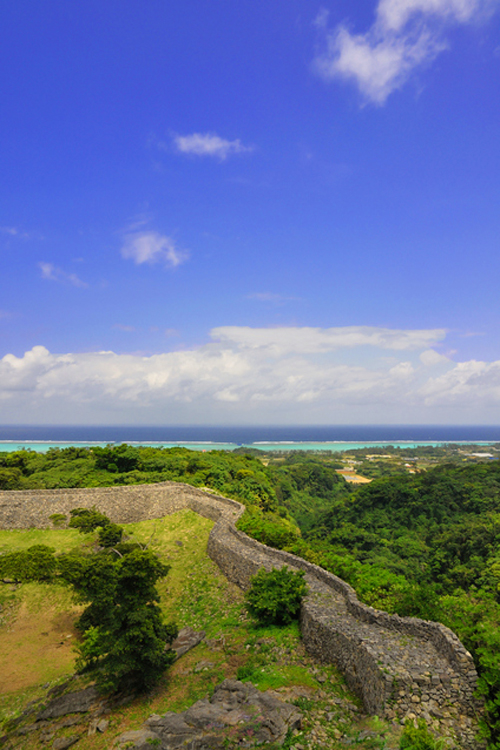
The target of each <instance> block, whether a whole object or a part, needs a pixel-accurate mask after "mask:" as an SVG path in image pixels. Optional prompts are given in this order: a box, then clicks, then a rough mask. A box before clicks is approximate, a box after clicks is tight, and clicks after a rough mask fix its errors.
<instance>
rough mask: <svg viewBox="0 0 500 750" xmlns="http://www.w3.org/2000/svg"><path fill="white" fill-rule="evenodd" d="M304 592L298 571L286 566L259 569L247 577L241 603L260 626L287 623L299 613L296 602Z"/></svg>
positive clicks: (305, 589) (301, 572)
mask: <svg viewBox="0 0 500 750" xmlns="http://www.w3.org/2000/svg"><path fill="white" fill-rule="evenodd" d="M306 593H307V584H306V582H305V581H304V572H303V571H302V570H300V571H297V572H294V571H293V570H290V569H289V568H288V567H287V566H286V565H285V566H284V567H283V568H280V569H279V570H276V569H275V570H269V571H267V570H264V568H261V570H259V572H258V573H257V574H256V575H254V576H253V577H252V578H251V586H250V588H249V590H248V591H247V593H246V594H245V603H246V607H247V609H248V611H249V613H250V614H251V615H252V616H253V617H255V619H256V620H257V621H258V622H259V623H260V624H261V625H289V624H290V623H291V622H292V621H293V620H295V619H297V617H298V616H299V612H300V602H301V601H302V597H303V596H305V595H306Z"/></svg>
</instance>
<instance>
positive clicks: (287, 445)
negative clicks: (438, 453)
mask: <svg viewBox="0 0 500 750" xmlns="http://www.w3.org/2000/svg"><path fill="white" fill-rule="evenodd" d="M448 442H453V443H454V444H456V445H460V444H461V443H462V444H470V442H471V441H469V440H454V441H440V442H436V441H430V440H420V441H408V440H403V441H388V440H386V441H383V440H378V441H373V442H354V441H353V442H340V441H334V442H305V441H304V442H301V441H296V442H292V441H275V442H272V441H269V442H262V441H259V442H254V443H242V444H237V443H215V442H185V443H184V442H175V443H164V442H159V441H156V442H148V441H141V442H129V445H147V446H151V447H154V448H189V449H190V450H194V451H213V450H226V451H232V450H234V449H235V448H239V447H244V448H258V449H260V450H263V451H296V450H299V451H333V452H341V451H348V450H354V449H356V448H383V447H384V446H388V445H393V446H394V447H397V448H417V447H419V446H426V445H427V446H430V447H435V446H438V445H445V444H446V443H448ZM493 442H495V441H492V440H479V441H474V444H475V445H492V444H493ZM105 445H108V443H98V442H92V441H69V440H68V441H47V442H45V441H42V440H24V441H22V440H20V441H17V440H0V452H1V451H5V452H13V451H19V450H33V451H37V452H39V453H45V452H46V451H48V450H49V449H50V448H69V447H70V446H75V447H80V448H91V447H93V446H105Z"/></svg>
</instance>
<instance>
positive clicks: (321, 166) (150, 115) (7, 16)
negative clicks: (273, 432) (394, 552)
mask: <svg viewBox="0 0 500 750" xmlns="http://www.w3.org/2000/svg"><path fill="white" fill-rule="evenodd" d="M0 7H1V24H0V36H1V44H0V106H1V113H0V136H1V137H0V144H1V145H0V174H1V176H2V177H1V180H0V263H1V277H0V423H1V422H3V423H18V422H19V423H23V422H24V423H31V422H42V423H43V422H50V423H59V422H60V423H73V422H82V423H131V422H137V423H145V424H148V423H150V424H153V423H160V424H162V423H177V424H179V423H186V424H187V423H200V424H201V423H214V422H215V423H222V424H224V423H228V424H229V423H242V422H243V423H292V424H293V423H297V424H298V423H332V424H335V423H341V424H347V423H384V422H388V423H404V422H414V423H485V424H486V423H498V422H499V420H500V344H499V342H500V315H499V303H498V288H499V270H500V252H499V250H500V247H499V245H500V242H499V238H500V137H499V129H500V96H499V94H500V34H499V32H500V13H499V10H500V2H499V0H379V2H378V3H377V2H374V1H372V0H370V1H368V0H366V1H363V2H361V1H360V2H356V3H352V2H347V0H338V1H337V2H335V3H334V2H328V3H322V2H318V3H317V4H315V3H311V2H310V0H309V1H308V2H305V1H304V0H272V1H270V0H266V1H265V2H264V0H252V1H251V2H250V1H248V2H247V0H240V1H239V2H237V3H235V2H234V0H210V1H209V0H184V2H182V3H167V2H165V0H141V1H140V2H139V0H137V1H136V0H119V1H118V0H107V2H105V3H103V2H102V1H101V2H94V0H87V1H86V2H85V3H80V2H74V1H73V0H64V1H62V0H52V1H51V2H50V3H46V2H42V1H41V0H40V1H36V0H17V1H16V3H7V2H4V3H1V6H0Z"/></svg>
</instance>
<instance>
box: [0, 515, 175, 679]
mask: <svg viewBox="0 0 500 750" xmlns="http://www.w3.org/2000/svg"><path fill="white" fill-rule="evenodd" d="M70 525H73V526H76V527H77V528H78V529H79V531H81V532H82V533H88V532H90V531H95V530H98V531H99V534H98V538H99V542H100V544H101V545H102V546H101V548H100V549H98V551H95V552H89V550H88V547H86V549H85V550H83V551H79V552H77V553H75V552H71V553H66V554H60V555H56V554H55V552H54V550H53V549H52V548H50V547H47V546H45V545H41V544H39V545H34V546H32V547H29V548H28V549H26V550H22V551H18V552H13V553H7V554H4V555H0V577H1V578H2V579H3V580H4V582H12V581H14V582H17V583H23V582H28V581H43V582H48V581H50V582H54V581H59V582H61V583H65V584H69V585H70V586H71V587H72V588H73V591H74V593H75V595H76V597H77V601H79V602H80V603H84V604H86V605H87V606H86V607H85V609H84V611H83V613H82V614H81V616H80V618H79V620H78V622H77V627H78V629H79V630H80V631H81V633H82V641H81V643H80V644H79V645H78V646H77V648H78V651H79V658H78V660H77V669H78V670H79V671H80V672H88V673H90V674H91V675H92V677H93V678H94V679H95V680H96V683H97V685H98V686H99V688H100V689H101V690H102V691H103V692H110V691H111V692H114V691H117V690H123V689H126V690H134V691H137V692H141V691H143V690H148V689H150V688H151V687H153V686H154V685H155V684H156V683H157V682H158V680H159V679H160V677H161V676H162V674H163V672H164V671H165V669H166V668H167V667H168V666H169V664H171V663H172V662H173V660H174V658H175V654H174V652H173V651H172V650H170V649H168V648H166V646H168V644H170V643H171V642H172V640H173V639H174V638H175V637H176V635H177V628H176V627H175V625H173V624H172V623H171V624H165V623H164V622H163V620H162V616H161V611H160V608H159V606H158V601H159V595H158V592H157V590H156V583H157V582H158V581H159V580H160V579H161V578H164V577H165V576H166V575H167V573H168V571H169V570H170V567H169V566H168V565H165V564H164V563H162V562H161V561H160V560H159V559H158V558H157V556H156V555H155V554H154V553H153V552H151V551H150V550H148V549H143V548H142V547H141V546H140V545H138V544H134V543H133V542H132V543H131V542H128V543H127V542H125V543H122V542H121V539H122V536H123V529H122V528H121V527H120V526H117V525H116V524H113V523H111V522H110V520H109V519H108V518H107V517H106V516H104V515H103V514H101V513H99V512H98V511H96V510H95V509H90V510H88V509H85V508H77V509H75V510H73V511H72V512H71V522H70ZM103 534H105V535H107V536H106V538H105V540H104V541H106V542H108V543H107V544H103V538H102V535H103ZM111 542H112V543H111ZM114 545H116V546H114Z"/></svg>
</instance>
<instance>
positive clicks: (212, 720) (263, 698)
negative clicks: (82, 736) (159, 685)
mask: <svg viewBox="0 0 500 750" xmlns="http://www.w3.org/2000/svg"><path fill="white" fill-rule="evenodd" d="M301 719H302V713H301V711H299V709H298V708H296V707H295V706H291V705H290V704H287V703H283V702H282V701H281V700H279V699H278V698H277V697H276V696H274V695H270V694H268V693H262V692H261V691H260V690H257V688H256V687H254V686H253V685H252V684H251V683H250V682H246V683H244V682H239V681H238V680H224V682H222V683H221V684H220V685H218V686H217V687H216V688H215V691H214V694H213V695H212V697H211V698H210V700H201V701H197V702H196V703H195V704H194V705H192V706H191V707H190V708H188V709H187V711H184V712H183V713H179V714H177V713H173V712H169V713H167V714H165V715H164V716H151V717H150V718H149V719H148V720H147V721H146V722H145V725H144V728H143V729H140V730H138V731H136V732H126V733H125V734H122V735H121V736H120V737H119V738H118V740H117V746H118V748H124V747H125V746H127V743H133V744H132V745H130V744H129V745H128V747H133V748H134V749H135V750H149V748H151V744H152V742H154V740H155V739H156V740H157V741H158V742H159V744H157V747H158V748H162V749H163V750H177V748H179V749H180V748H185V747H189V749H190V750H219V749H220V750H226V748H231V747H239V748H245V747H252V746H253V745H255V744H257V743H263V742H274V743H277V744H279V745H281V744H282V743H283V741H284V739H285V737H286V735H287V732H288V731H289V730H293V729H298V728H299V727H300V724H301Z"/></svg>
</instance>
